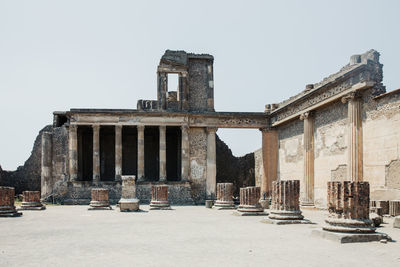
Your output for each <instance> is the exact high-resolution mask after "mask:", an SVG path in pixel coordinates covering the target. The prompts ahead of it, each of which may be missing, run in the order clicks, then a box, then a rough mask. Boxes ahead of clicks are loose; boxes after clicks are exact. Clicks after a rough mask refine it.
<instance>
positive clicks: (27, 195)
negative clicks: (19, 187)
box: [21, 191, 46, 210]
mask: <svg viewBox="0 0 400 267" xmlns="http://www.w3.org/2000/svg"><path fill="white" fill-rule="evenodd" d="M22 197H23V198H22V203H21V209H23V210H44V209H46V207H45V206H44V205H43V204H42V203H41V202H40V191H24V192H22Z"/></svg>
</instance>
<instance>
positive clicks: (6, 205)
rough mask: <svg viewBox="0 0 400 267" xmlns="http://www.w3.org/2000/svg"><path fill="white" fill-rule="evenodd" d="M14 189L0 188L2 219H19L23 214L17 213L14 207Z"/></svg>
mask: <svg viewBox="0 0 400 267" xmlns="http://www.w3.org/2000/svg"><path fill="white" fill-rule="evenodd" d="M14 195H15V190H14V187H7V186H0V217H17V216H21V215H22V213H20V212H17V210H16V209H15V206H14Z"/></svg>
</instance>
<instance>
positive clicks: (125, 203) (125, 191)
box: [118, 175, 139, 211]
mask: <svg viewBox="0 0 400 267" xmlns="http://www.w3.org/2000/svg"><path fill="white" fill-rule="evenodd" d="M121 178H122V194H121V199H120V200H119V202H118V203H119V209H120V211H138V210H139V199H137V198H136V182H135V178H136V177H135V176H134V175H132V176H128V175H126V176H125V175H123V176H121Z"/></svg>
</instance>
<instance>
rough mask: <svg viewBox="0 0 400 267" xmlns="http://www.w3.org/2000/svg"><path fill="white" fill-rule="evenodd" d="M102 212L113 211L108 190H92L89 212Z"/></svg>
mask: <svg viewBox="0 0 400 267" xmlns="http://www.w3.org/2000/svg"><path fill="white" fill-rule="evenodd" d="M98 209H100V210H102V209H110V210H111V209H112V208H111V206H110V202H109V200H108V189H104V188H93V189H92V200H91V201H90V207H89V210H98Z"/></svg>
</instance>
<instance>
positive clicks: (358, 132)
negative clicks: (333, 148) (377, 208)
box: [342, 92, 363, 182]
mask: <svg viewBox="0 0 400 267" xmlns="http://www.w3.org/2000/svg"><path fill="white" fill-rule="evenodd" d="M342 102H343V103H346V102H348V105H347V109H348V111H347V112H348V117H347V120H348V121H347V124H348V149H347V150H348V179H349V180H350V181H354V182H359V181H362V180H363V149H362V147H363V142H362V114H361V113H362V99H361V97H360V96H359V94H358V93H357V92H352V93H350V94H349V95H347V96H345V97H343V98H342Z"/></svg>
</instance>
